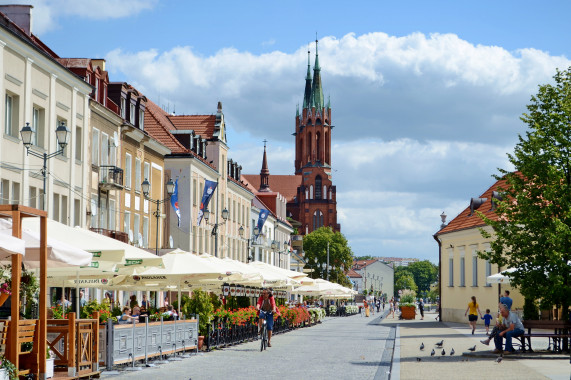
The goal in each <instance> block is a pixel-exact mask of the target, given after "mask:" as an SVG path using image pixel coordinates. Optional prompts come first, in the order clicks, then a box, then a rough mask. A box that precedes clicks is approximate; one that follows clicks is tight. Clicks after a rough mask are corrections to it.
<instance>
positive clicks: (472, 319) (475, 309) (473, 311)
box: [464, 296, 482, 335]
mask: <svg viewBox="0 0 571 380" xmlns="http://www.w3.org/2000/svg"><path fill="white" fill-rule="evenodd" d="M471 300H472V302H470V303H468V307H467V308H466V312H465V313H464V316H466V315H468V312H470V314H469V315H468V324H469V325H470V326H471V327H472V335H474V331H476V322H477V321H478V316H480V318H482V312H481V311H480V305H478V303H477V302H476V297H474V296H472V298H471Z"/></svg>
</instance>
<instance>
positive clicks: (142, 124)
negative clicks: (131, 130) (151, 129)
mask: <svg viewBox="0 0 571 380" xmlns="http://www.w3.org/2000/svg"><path fill="white" fill-rule="evenodd" d="M139 129H140V130H141V131H144V130H145V112H144V111H143V110H142V109H140V108H139Z"/></svg>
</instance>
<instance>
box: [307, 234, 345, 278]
mask: <svg viewBox="0 0 571 380" xmlns="http://www.w3.org/2000/svg"><path fill="white" fill-rule="evenodd" d="M327 243H329V265H330V266H332V267H334V268H335V269H332V270H331V271H330V272H329V281H331V282H338V283H339V284H341V285H344V286H349V287H350V286H351V282H350V281H349V280H348V279H347V277H346V276H345V273H344V272H343V271H342V268H341V267H342V266H343V270H347V269H348V268H351V265H352V264H353V252H351V248H350V247H349V244H348V242H347V239H346V238H345V236H343V234H341V233H340V232H333V230H332V229H331V228H330V227H321V228H319V229H317V230H315V231H313V232H311V233H310V234H307V235H305V236H304V237H303V250H304V251H305V258H306V260H307V262H308V263H309V264H308V266H309V267H313V269H315V271H314V272H313V275H312V277H313V278H324V279H327V272H326V270H325V269H323V268H322V267H321V264H322V263H327ZM315 258H317V263H318V264H317V265H316V264H315V261H314V259H315Z"/></svg>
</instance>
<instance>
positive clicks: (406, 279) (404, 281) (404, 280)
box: [395, 271, 418, 295]
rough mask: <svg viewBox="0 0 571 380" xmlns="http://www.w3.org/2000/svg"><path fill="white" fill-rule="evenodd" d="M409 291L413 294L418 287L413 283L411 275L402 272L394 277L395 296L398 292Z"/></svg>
mask: <svg viewBox="0 0 571 380" xmlns="http://www.w3.org/2000/svg"><path fill="white" fill-rule="evenodd" d="M404 289H410V290H414V291H415V292H416V291H417V290H418V286H416V283H415V282H414V278H413V277H412V275H411V274H409V273H407V272H405V271H403V272H402V273H401V274H400V275H399V277H398V278H397V277H396V275H395V295H398V291H399V290H404Z"/></svg>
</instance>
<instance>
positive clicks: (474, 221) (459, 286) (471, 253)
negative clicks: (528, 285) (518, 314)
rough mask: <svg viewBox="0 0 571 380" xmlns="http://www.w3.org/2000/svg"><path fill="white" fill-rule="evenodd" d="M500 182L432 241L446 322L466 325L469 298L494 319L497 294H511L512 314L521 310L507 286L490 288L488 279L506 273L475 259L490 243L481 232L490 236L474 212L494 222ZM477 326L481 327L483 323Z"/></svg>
mask: <svg viewBox="0 0 571 380" xmlns="http://www.w3.org/2000/svg"><path fill="white" fill-rule="evenodd" d="M501 184H502V181H498V182H496V183H495V184H494V185H493V186H491V187H490V188H489V189H488V190H487V191H486V192H484V194H482V195H481V196H480V197H479V198H472V199H471V201H470V205H469V206H468V207H467V208H466V209H464V211H462V212H461V213H460V214H459V215H458V216H457V217H455V218H454V219H452V220H451V221H450V223H448V224H447V225H443V226H442V228H441V229H440V231H438V232H437V233H436V234H435V235H434V238H435V239H436V241H437V243H438V245H439V250H440V252H439V256H440V276H439V277H440V306H441V318H442V321H445V322H467V321H468V318H467V317H466V316H464V313H465V312H466V308H467V307H468V303H469V302H471V297H472V296H475V297H476V300H477V302H478V304H479V306H480V311H481V312H482V314H485V312H486V309H490V311H491V313H492V315H493V316H494V318H495V316H496V312H497V309H498V301H499V294H500V293H501V294H503V292H504V291H505V290H509V291H510V296H511V298H512V299H513V305H512V310H515V311H518V310H521V309H522V308H523V301H524V300H523V296H522V295H521V294H520V293H519V292H518V290H517V289H515V288H513V287H511V286H509V285H506V284H490V283H488V282H487V280H486V279H487V277H488V276H490V275H493V274H496V273H498V272H500V271H501V270H505V269H507V268H498V266H497V265H496V264H492V263H490V262H489V261H488V260H483V259H481V258H479V257H478V254H477V252H479V251H488V250H489V249H490V240H489V239H485V238H484V237H482V234H481V232H480V229H481V228H484V229H485V230H487V231H489V232H491V231H492V230H491V227H488V226H486V225H485V223H484V222H483V220H482V219H481V218H480V217H479V216H478V215H477V213H476V211H478V212H481V213H483V214H485V215H486V216H487V217H489V218H495V215H496V214H495V212H494V207H495V206H494V199H496V197H497V188H498V186H500V185H501ZM478 323H480V324H483V321H482V320H479V321H478Z"/></svg>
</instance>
